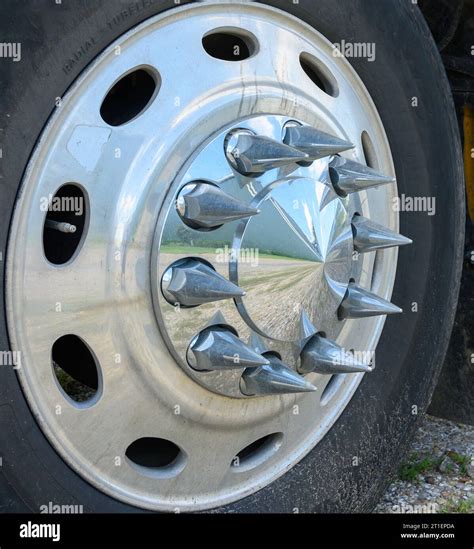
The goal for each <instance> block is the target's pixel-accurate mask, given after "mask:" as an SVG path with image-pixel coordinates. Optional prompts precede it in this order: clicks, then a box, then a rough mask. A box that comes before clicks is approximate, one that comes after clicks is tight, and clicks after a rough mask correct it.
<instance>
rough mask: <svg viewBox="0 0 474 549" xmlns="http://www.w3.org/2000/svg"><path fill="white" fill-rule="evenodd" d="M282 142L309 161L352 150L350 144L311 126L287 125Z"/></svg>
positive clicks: (352, 146)
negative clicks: (298, 151)
mask: <svg viewBox="0 0 474 549" xmlns="http://www.w3.org/2000/svg"><path fill="white" fill-rule="evenodd" d="M283 142H284V143H285V144H286V145H288V146H290V147H293V148H295V149H298V150H300V151H302V152H304V153H306V154H307V155H308V157H309V160H311V161H313V160H319V159H321V158H325V157H327V156H330V155H335V154H338V153H341V152H344V151H348V150H350V149H353V148H354V145H353V144H352V143H349V141H344V140H343V139H339V138H337V137H334V136H332V135H329V134H327V133H324V132H322V131H320V130H317V129H315V128H312V127H311V126H302V125H299V124H295V123H293V124H291V123H290V124H287V126H286V128H285V135H284V137H283Z"/></svg>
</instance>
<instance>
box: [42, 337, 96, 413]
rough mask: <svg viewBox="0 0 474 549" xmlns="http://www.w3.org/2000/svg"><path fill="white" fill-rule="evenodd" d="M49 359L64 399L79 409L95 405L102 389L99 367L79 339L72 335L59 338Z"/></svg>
mask: <svg viewBox="0 0 474 549" xmlns="http://www.w3.org/2000/svg"><path fill="white" fill-rule="evenodd" d="M51 358H52V365H53V373H54V375H55V377H56V380H57V382H58V383H59V385H60V387H61V389H62V391H63V392H64V394H65V395H67V396H68V397H69V398H70V399H71V400H73V401H74V402H75V403H77V404H79V405H81V406H82V407H87V406H90V405H92V404H93V403H95V402H96V401H97V399H98V398H99V397H100V390H101V385H102V381H101V380H102V376H101V373H100V367H99V365H98V362H97V359H96V358H95V356H94V355H93V353H92V350H91V349H90V348H89V346H88V345H87V344H86V343H85V341H84V340H83V339H81V338H80V337H78V336H76V335H73V334H68V335H64V336H62V337H60V338H59V339H57V340H56V341H55V342H54V345H53V348H52V352H51Z"/></svg>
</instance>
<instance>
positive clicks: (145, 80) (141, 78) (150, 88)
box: [100, 67, 161, 126]
mask: <svg viewBox="0 0 474 549" xmlns="http://www.w3.org/2000/svg"><path fill="white" fill-rule="evenodd" d="M160 85H161V78H160V76H159V74H158V72H157V71H156V70H154V69H152V68H151V67H141V68H138V69H135V70H133V71H131V72H128V73H127V74H125V75H124V76H122V78H120V80H118V82H116V83H115V84H114V85H113V86H112V88H111V89H110V90H109V91H108V92H107V95H106V96H105V98H104V100H103V101H102V105H101V107H100V116H101V117H102V119H103V120H104V122H106V123H107V124H109V125H110V126H122V125H123V124H126V123H127V122H130V121H131V120H133V119H134V118H136V117H137V116H139V115H140V114H142V113H143V112H144V111H145V110H146V109H147V108H148V107H149V106H150V104H151V103H152V101H153V99H154V98H155V97H156V94H157V93H158V91H159V89H160Z"/></svg>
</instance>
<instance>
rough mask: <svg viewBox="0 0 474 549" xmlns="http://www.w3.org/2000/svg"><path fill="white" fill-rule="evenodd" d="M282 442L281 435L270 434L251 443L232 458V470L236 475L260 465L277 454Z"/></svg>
mask: <svg viewBox="0 0 474 549" xmlns="http://www.w3.org/2000/svg"><path fill="white" fill-rule="evenodd" d="M282 442H283V433H272V434H270V435H266V436H264V437H262V438H259V439H258V440H256V441H255V442H252V443H251V444H249V445H248V446H246V447H245V448H243V449H242V450H240V452H239V453H238V454H237V455H236V456H235V457H234V459H233V460H232V464H231V466H232V470H233V471H234V472H236V473H241V472H244V471H249V470H250V469H253V468H254V467H257V466H258V465H261V464H262V463H264V462H265V461H267V459H269V458H270V457H271V456H272V455H273V454H274V453H275V452H277V451H278V450H279V448H280V446H281V444H282Z"/></svg>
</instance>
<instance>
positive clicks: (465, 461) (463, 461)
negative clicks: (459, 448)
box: [448, 452, 471, 476]
mask: <svg viewBox="0 0 474 549" xmlns="http://www.w3.org/2000/svg"><path fill="white" fill-rule="evenodd" d="M448 456H449V457H450V458H451V459H452V460H453V461H454V463H457V464H458V465H459V471H460V472H461V474H462V475H464V476H465V475H467V466H468V465H469V462H470V461H471V460H470V458H469V457H468V456H463V455H461V454H458V453H457V452H448Z"/></svg>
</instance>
